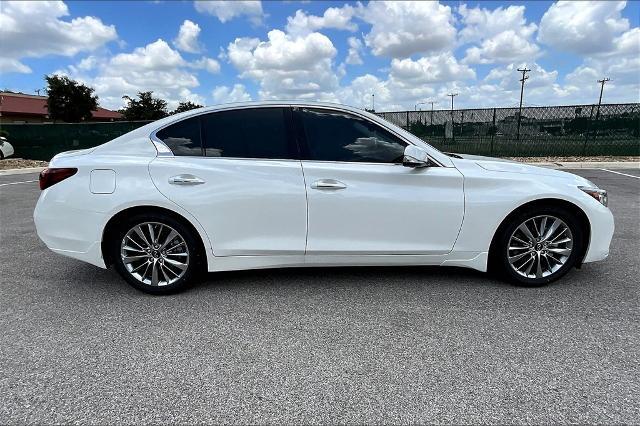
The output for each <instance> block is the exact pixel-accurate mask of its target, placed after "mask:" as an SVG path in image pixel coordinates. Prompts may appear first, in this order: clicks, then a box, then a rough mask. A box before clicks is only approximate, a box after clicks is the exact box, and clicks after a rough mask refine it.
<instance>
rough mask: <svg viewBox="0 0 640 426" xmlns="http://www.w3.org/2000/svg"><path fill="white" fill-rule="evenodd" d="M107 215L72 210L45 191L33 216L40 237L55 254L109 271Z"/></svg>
mask: <svg viewBox="0 0 640 426" xmlns="http://www.w3.org/2000/svg"><path fill="white" fill-rule="evenodd" d="M104 219H105V217H104V214H101V213H97V212H93V211H89V210H84V209H77V208H73V207H70V206H69V205H68V203H64V202H61V201H60V200H57V199H55V197H52V196H51V194H50V193H49V190H48V189H47V190H45V191H43V192H42V193H41V194H40V198H39V199H38V203H37V204H36V208H35V211H34V213H33V220H34V222H35V225H36V231H37V233H38V237H39V238H40V239H41V240H42V241H43V242H44V243H45V244H46V245H47V247H48V248H49V249H51V250H52V251H54V252H56V253H58V254H61V255H64V256H68V257H72V258H74V259H79V260H82V261H85V262H88V263H91V264H92V265H96V266H99V267H101V268H106V266H105V263H104V260H103V258H102V249H101V241H102V226H103V224H104Z"/></svg>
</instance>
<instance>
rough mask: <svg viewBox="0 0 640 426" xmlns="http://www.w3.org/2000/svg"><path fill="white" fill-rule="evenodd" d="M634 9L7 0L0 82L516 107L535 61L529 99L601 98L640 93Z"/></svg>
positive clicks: (230, 96)
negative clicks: (49, 78) (523, 72)
mask: <svg viewBox="0 0 640 426" xmlns="http://www.w3.org/2000/svg"><path fill="white" fill-rule="evenodd" d="M639 20H640V3H639V2H624V1H617V2H616V1H607V2H584V3H580V2H558V3H555V2H550V1H531V2H497V1H468V2H465V1H456V2H447V1H443V2H440V3H438V2H417V3H412V2H386V3H385V2H374V3H368V2H344V1H340V2H325V1H313V2H297V1H287V2H276V1H264V2H223V1H219V2H199V3H197V2H192V1H120V2H109V1H97V2H94V1H82V2H81V1H71V2H66V3H65V2H41V3H38V2H24V3H13V2H2V5H1V11H0V24H2V25H0V37H1V39H2V43H3V46H5V48H3V49H2V51H1V52H0V70H1V71H2V74H1V78H0V79H1V81H0V87H2V88H6V89H10V90H16V91H22V92H25V93H33V92H34V90H35V89H37V88H42V87H44V85H45V84H44V81H43V75H45V74H51V73H59V74H65V75H69V76H70V77H72V78H75V79H78V80H80V81H83V82H84V83H86V84H88V85H91V86H92V87H95V88H96V93H97V94H98V96H99V97H100V103H101V105H103V106H105V107H109V108H118V107H119V106H121V105H122V99H121V97H122V95H134V94H135V92H137V91H147V90H153V91H154V92H155V93H156V94H157V95H159V96H161V97H163V98H165V99H167V100H168V101H169V104H170V106H171V107H173V106H175V105H176V104H177V103H178V102H179V101H184V100H191V101H194V102H197V103H201V104H207V105H211V104H215V103H222V102H232V101H242V100H249V99H253V100H257V99H292V98H302V99H310V100H325V101H333V102H341V103H347V104H350V105H354V106H357V107H363V106H369V104H370V100H371V94H372V93H374V94H375V95H376V104H377V105H376V109H378V110H393V109H407V108H410V109H413V108H414V106H415V104H416V103H418V102H424V101H431V100H433V101H435V102H438V105H439V106H440V107H444V106H446V105H447V98H446V93H449V92H451V91H454V92H457V93H459V94H460V95H459V96H458V97H457V98H456V103H457V105H459V106H463V107H485V106H513V105H515V104H516V103H517V99H518V96H519V82H518V78H519V76H520V75H519V73H518V72H517V71H516V69H517V68H518V67H520V66H521V65H527V67H528V68H531V69H532V71H531V73H530V80H529V81H527V88H526V92H525V104H526V105H548V104H574V103H592V102H594V101H597V94H598V85H597V83H596V80H597V79H598V78H602V77H603V76H607V77H610V78H611V79H612V81H611V83H609V85H608V86H607V88H606V90H605V99H604V100H605V101H606V102H638V101H639V96H640V95H639V92H640V28H639ZM34 23H35V24H36V25H34ZM6 46H11V47H10V48H6Z"/></svg>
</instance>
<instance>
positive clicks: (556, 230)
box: [492, 207, 584, 286]
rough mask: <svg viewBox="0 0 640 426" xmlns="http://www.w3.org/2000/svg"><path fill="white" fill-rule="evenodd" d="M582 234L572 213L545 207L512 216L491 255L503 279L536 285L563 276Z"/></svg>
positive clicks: (572, 263)
mask: <svg viewBox="0 0 640 426" xmlns="http://www.w3.org/2000/svg"><path fill="white" fill-rule="evenodd" d="M583 242H584V235H583V231H582V228H581V226H580V223H579V222H578V220H577V219H576V217H575V215H573V214H572V213H571V212H569V211H568V210H566V209H563V208H556V207H546V208H540V209H536V210H535V211H530V212H525V213H521V214H518V215H515V216H514V217H512V218H511V219H510V220H509V222H508V223H507V224H506V226H505V227H504V228H503V229H502V232H501V233H500V235H499V236H498V240H497V244H496V245H495V247H494V250H493V253H492V255H493V256H494V257H495V259H494V260H495V262H496V263H497V266H498V267H499V269H500V271H501V272H502V273H503V275H504V276H505V277H506V278H507V280H509V281H511V282H513V283H515V284H520V285H528V286H537V285H544V284H547V283H550V282H552V281H555V280H557V279H558V278H560V277H562V276H563V275H565V274H566V273H567V272H568V271H569V270H570V269H571V268H572V267H573V266H575V265H576V263H577V262H578V261H579V256H580V254H581V248H582V247H583Z"/></svg>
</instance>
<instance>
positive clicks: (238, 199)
mask: <svg viewBox="0 0 640 426" xmlns="http://www.w3.org/2000/svg"><path fill="white" fill-rule="evenodd" d="M288 114H289V110H288V109H284V108H254V109H241V110H231V111H220V112H214V113H210V114H207V115H204V116H200V117H196V118H191V119H187V120H185V122H186V123H183V124H177V125H173V127H172V126H170V127H168V128H166V129H163V130H160V131H158V133H157V137H158V138H159V139H161V140H163V141H164V142H165V143H166V144H167V145H168V146H169V147H170V148H171V149H172V150H173V152H174V154H175V155H176V156H175V157H158V158H157V159H155V160H154V161H153V162H152V163H151V166H150V172H151V176H152V178H153V181H154V183H155V184H156V186H157V187H158V189H159V190H160V191H161V192H162V193H163V194H164V195H165V196H166V197H167V198H169V199H170V200H171V201H173V202H175V203H177V204H179V205H180V206H182V207H183V208H185V209H186V210H187V211H189V212H190V213H191V214H192V215H193V216H195V217H196V219H197V220H198V221H199V222H200V223H201V224H202V225H203V227H204V228H205V229H206V231H207V233H208V235H209V238H210V239H211V241H212V244H213V251H214V254H215V255H216V256H237V255H292V254H295V255H300V254H303V253H304V249H305V239H306V227H307V222H306V221H307V216H306V213H307V210H306V209H307V206H306V194H305V188H304V178H303V175H302V169H301V166H300V161H299V160H298V159H297V149H295V144H294V142H293V138H292V136H291V134H290V133H289V130H288V129H289V126H287V125H286V122H285V118H286V117H287V115H288ZM189 120H190V121H189ZM201 136H202V138H201ZM180 153H182V154H180ZM176 176H177V177H182V179H183V180H186V181H187V182H189V183H182V184H181V183H176V182H175V179H176ZM194 178H195V179H197V180H196V181H194V180H193V179H194ZM171 179H173V180H174V182H170V180H171ZM200 181H202V182H200Z"/></svg>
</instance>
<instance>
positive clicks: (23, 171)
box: [0, 167, 46, 176]
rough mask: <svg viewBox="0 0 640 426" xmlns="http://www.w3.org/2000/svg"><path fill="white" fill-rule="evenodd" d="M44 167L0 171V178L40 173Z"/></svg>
mask: <svg viewBox="0 0 640 426" xmlns="http://www.w3.org/2000/svg"><path fill="white" fill-rule="evenodd" d="M45 168H46V167H25V168H24V169H7V170H0V176H9V175H24V174H27V173H40V172H41V171H43V170H44V169H45Z"/></svg>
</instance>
